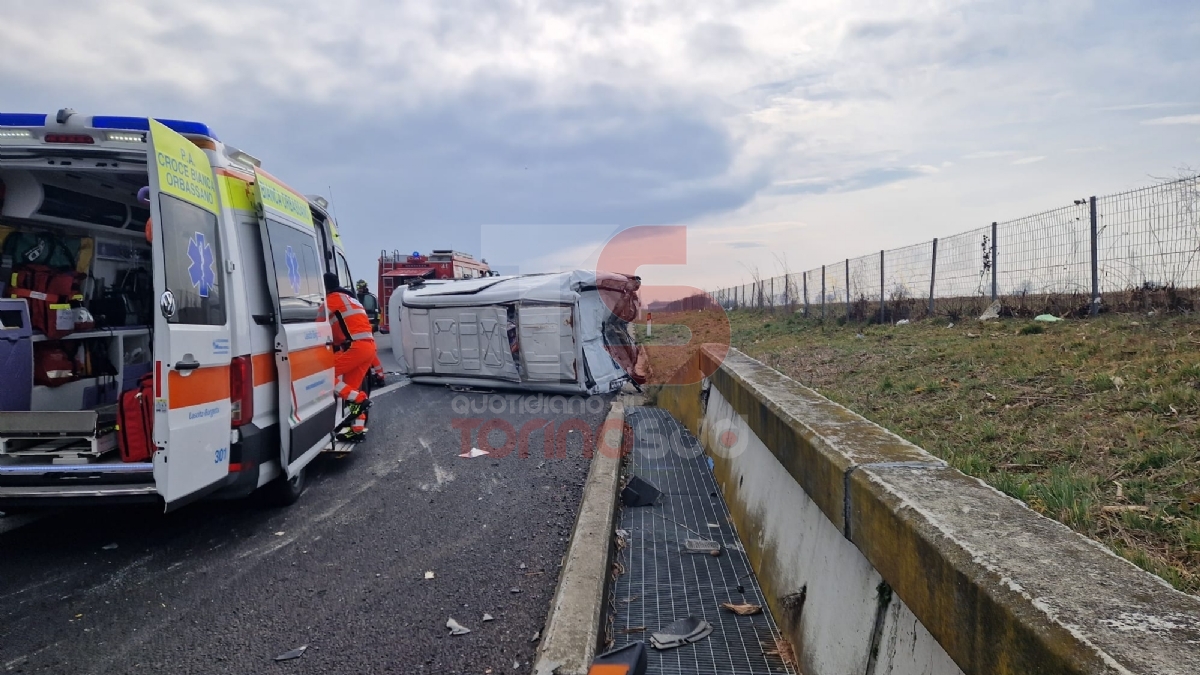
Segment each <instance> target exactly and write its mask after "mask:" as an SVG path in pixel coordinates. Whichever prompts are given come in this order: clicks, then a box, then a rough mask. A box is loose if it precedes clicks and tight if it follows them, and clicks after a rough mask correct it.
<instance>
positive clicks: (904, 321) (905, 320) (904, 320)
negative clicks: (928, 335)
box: [896, 319, 911, 326]
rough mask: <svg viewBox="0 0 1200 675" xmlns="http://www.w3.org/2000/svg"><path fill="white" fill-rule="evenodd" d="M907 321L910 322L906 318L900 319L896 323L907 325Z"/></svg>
mask: <svg viewBox="0 0 1200 675" xmlns="http://www.w3.org/2000/svg"><path fill="white" fill-rule="evenodd" d="M909 323H911V322H910V321H909V320H908V319H900V320H899V321H897V322H896V325H897V326H907V325H908V324H909Z"/></svg>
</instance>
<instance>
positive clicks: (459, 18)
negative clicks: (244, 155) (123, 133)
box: [0, 0, 1200, 285]
mask: <svg viewBox="0 0 1200 675" xmlns="http://www.w3.org/2000/svg"><path fill="white" fill-rule="evenodd" d="M10 4H12V5H13V6H12V7H6V8H5V15H4V21H3V22H0V81H3V82H4V94H5V96H4V98H5V101H6V103H5V106H4V107H5V108H8V109H10V110H29V111H42V110H44V111H50V112H52V111H53V110H55V109H57V108H59V107H63V106H68V105H69V106H71V107H74V108H76V109H78V110H80V111H81V112H85V113H88V112H95V113H108V114H131V115H157V116H163V117H173V118H182V119H198V120H202V121H205V122H207V123H209V124H211V125H212V126H213V127H214V128H216V129H217V130H218V133H220V134H221V136H222V138H224V139H226V140H228V141H230V142H232V143H234V144H235V145H237V146H238V147H242V148H244V149H245V150H247V151H248V152H251V153H253V154H255V155H257V156H260V157H262V158H263V160H264V162H265V163H266V166H267V167H268V168H269V169H270V170H272V172H273V173H275V174H276V175H279V176H280V177H282V178H284V179H285V180H287V181H288V182H289V183H291V184H293V185H295V186H296V187H298V188H300V189H302V190H303V191H305V192H309V193H311V192H328V191H329V188H331V187H332V188H333V192H334V196H335V200H334V206H335V209H336V210H337V211H338V215H339V216H340V217H341V220H342V221H343V226H344V228H345V236H346V240H347V241H348V242H349V243H350V244H351V246H352V247H353V248H354V252H353V253H352V257H353V258H354V259H352V261H351V262H352V265H353V266H354V268H355V270H356V271H358V270H368V272H367V274H363V273H361V272H359V276H369V270H371V269H373V268H374V256H375V255H377V254H376V252H375V249H377V248H388V249H391V248H399V249H402V250H412V249H414V248H419V249H428V248H434V247H436V248H445V247H453V248H459V249H464V250H468V251H476V250H478V248H477V247H478V246H480V241H481V239H483V238H486V237H484V236H483V235H481V228H483V227H484V226H485V225H489V224H533V225H539V226H545V227H544V228H543V229H541V230H539V234H537V235H528V236H525V237H524V239H522V236H516V238H515V239H514V241H515V243H516V245H514V246H513V247H512V249H511V250H510V251H506V252H505V253H504V255H505V256H512V257H518V256H521V255H522V254H521V253H520V251H521V250H523V249H522V247H523V246H524V247H526V248H527V249H528V255H527V256H524V258H526V259H530V260H532V259H534V258H537V259H538V260H540V261H542V262H545V264H550V263H549V261H552V260H553V259H554V256H555V255H556V254H557V252H559V251H570V250H571V249H572V247H575V246H578V245H579V242H582V241H593V240H603V238H604V237H605V236H608V234H610V233H611V232H612V231H614V230H616V229H620V228H623V227H627V226H630V225H634V224H641V223H685V224H690V225H693V226H694V228H695V230H696V231H697V232H698V233H699V234H698V236H697V239H696V240H695V242H694V250H693V251H691V252H690V255H693V257H694V258H695V259H696V260H710V259H709V258H706V256H711V260H717V261H721V262H722V264H723V265H724V267H714V266H713V265H711V264H710V265H708V266H706V267H704V268H702V269H701V270H699V271H695V270H693V271H691V272H688V273H693V274H696V275H698V276H697V277H696V278H697V279H698V280H700V281H702V282H703V283H704V284H708V285H711V284H718V283H721V282H722V279H723V278H725V277H729V278H735V277H736V275H737V274H739V272H738V271H737V270H738V269H742V266H741V265H740V263H745V264H746V265H750V266H755V265H757V266H759V267H763V268H767V267H770V266H771V265H772V257H771V256H772V255H773V254H776V253H787V252H790V253H791V254H792V260H793V262H795V264H796V265H797V266H798V267H806V266H807V267H811V266H812V265H819V264H820V262H821V261H822V260H824V256H833V257H834V258H836V257H838V256H843V257H848V256H853V255H855V254H856V253H857V252H858V251H859V249H861V248H862V247H863V245H864V244H863V242H866V241H870V247H869V248H878V247H884V246H892V245H903V244H907V243H912V242H919V241H921V240H922V238H926V237H932V236H937V235H939V234H942V235H944V234H949V233H952V232H955V231H958V230H960V229H964V228H966V227H967V223H975V222H991V221H993V220H997V219H1003V218H1005V217H1016V216H1020V215H1022V214H1023V213H1026V212H1032V211H1035V210H1038V209H1042V208H1048V207H1052V206H1054V205H1056V204H1057V203H1058V201H1059V200H1060V199H1061V195H1062V194H1104V193H1105V192H1106V191H1116V190H1119V189H1125V188H1129V187H1134V186H1136V185H1138V184H1140V183H1141V182H1144V181H1145V176H1147V175H1162V173H1163V172H1164V171H1165V170H1169V168H1170V167H1174V166H1178V165H1179V164H1181V163H1186V162H1189V161H1191V162H1192V163H1195V157H1194V156H1190V155H1188V154H1186V153H1187V151H1186V150H1185V149H1184V148H1183V147H1182V146H1180V145H1179V142H1178V138H1174V137H1171V136H1173V135H1172V134H1163V133H1161V131H1162V130H1161V129H1156V128H1155V127H1157V126H1162V125H1192V124H1197V123H1200V122H1198V121H1196V120H1197V119H1198V116H1196V115H1192V114H1187V113H1188V111H1189V110H1190V108H1188V107H1187V106H1188V105H1189V104H1187V103H1183V102H1178V103H1177V102H1175V101H1177V100H1178V101H1186V100H1196V98H1197V97H1196V96H1191V95H1188V93H1189V91H1188V90H1187V89H1186V87H1184V88H1181V85H1180V83H1181V82H1185V83H1186V82H1191V80H1189V79H1187V78H1188V76H1189V75H1188V74H1189V73H1194V72H1197V70H1198V69H1200V53H1198V52H1197V50H1196V49H1195V44H1196V32H1195V26H1197V25H1200V5H1196V3H1160V4H1161V5H1162V6H1160V4H1155V3H1144V2H1137V1H1136V0H1112V1H1111V2H1109V3H1106V4H1104V5H1103V6H1099V5H1097V4H1095V3H1094V2H1093V1H1092V0H1062V1H1061V2H1056V3H1043V2H1035V1H1034V0H1012V2H1005V3H991V2H975V1H972V0H894V1H893V2H888V3H879V2H873V1H871V0H845V1H844V2H812V3H802V4H797V3H794V2H783V1H781V0H754V1H752V2H747V1H741V0H714V1H712V2H703V3H702V2H699V0H646V1H644V2H633V1H631V0H602V1H601V2H597V3H573V2H569V1H568V0H547V1H545V2H539V3H527V2H519V1H510V2H506V1H503V0H502V1H500V2H491V1H486V0H411V1H410V2H405V3H390V2H386V1H385V0H340V1H339V2H336V3H328V2H318V1H317V0H295V1H294V2H290V3H286V4H280V3H276V2H271V1H269V0H237V1H235V0H213V1H212V2H207V3H180V2H175V1H173V0H107V1H106V2H103V3H80V6H79V7H76V8H73V9H72V11H69V12H63V13H60V15H56V16H55V18H54V20H53V21H47V20H46V18H45V12H44V9H43V8H42V7H41V6H40V5H38V4H37V3H10ZM113 36H119V39H114V37H113ZM1013 45H1020V48H1019V49H1018V48H1015V47H1013ZM31 63H36V64H37V67H36V68H31V67H30V66H29V64H31ZM1047 64H1050V65H1049V66H1048V65H1047ZM1193 93H1194V92H1193ZM1190 105H1195V104H1190ZM1175 108H1179V110H1174V109H1175ZM1160 109H1161V110H1163V111H1164V112H1163V113H1161V114H1169V113H1172V112H1178V113H1180V114H1178V115H1175V116H1172V117H1158V118H1155V119H1148V120H1145V121H1144V122H1143V123H1140V124H1139V123H1133V122H1134V121H1140V120H1139V118H1140V117H1150V116H1152V115H1155V114H1160V113H1154V112H1148V113H1141V114H1139V113H1138V111H1143V110H1147V111H1154V110H1160ZM1114 112H1115V113H1127V114H1109V113H1114ZM1098 142H1103V144H1104V145H1103V148H1102V149H1103V150H1104V153H1105V154H1104V155H1103V158H1104V161H1103V162H1098V161H1096V157H1097V156H1096V155H1094V154H1089V153H1085V152H1077V151H1074V150H1076V149H1080V148H1097V143H1098ZM1188 148H1194V146H1188ZM1035 152H1036V153H1037V154H1035ZM1192 155H1194V153H1192ZM1048 157H1054V158H1055V161H1054V163H1053V164H1054V168H1055V170H1056V175H1055V178H1054V180H1046V177H1045V176H1044V175H1039V174H1038V172H1036V171H1032V170H1028V169H1022V168H1020V167H1022V166H1024V165H1025V164H1029V163H1033V162H1035V161H1043V160H1044V159H1046V158H1048ZM960 158H961V159H962V160H984V161H960ZM986 160H1003V161H986ZM1043 166H1046V165H1044V164H1043ZM951 167H952V168H951ZM935 168H936V169H937V170H935ZM918 179H919V180H918ZM901 187H902V188H903V189H896V188H901ZM881 213H886V214H887V217H886V218H885V217H880V214H881ZM801 221H802V222H803V223H807V224H808V226H806V227H801V226H799V225H796V226H789V227H778V228H776V229H769V228H766V227H763V225H764V224H766V223H782V222H801ZM897 223H903V227H900V226H899V225H897ZM755 227H761V229H757V230H755V229H751V228H755ZM935 228H941V229H935ZM705 237H707V239H705ZM759 242H763V243H766V244H767V245H766V246H757V245H755V244H757V243H759ZM747 244H749V245H747ZM734 245H737V246H736V247H734ZM731 251H736V260H732V261H731V258H733V255H732V254H731ZM488 255H489V260H491V261H493V262H495V263H497V264H501V263H503V262H504V261H503V260H501V259H500V258H498V257H497V256H494V255H492V254H488ZM564 255H565V254H564ZM567 257H571V259H576V258H578V257H579V256H578V255H576V254H575V253H572V254H571V255H570V256H567ZM711 260H710V261H711ZM731 262H732V263H737V264H730V263H731ZM539 264H542V263H541V262H539ZM656 273H657V272H656ZM672 273H675V272H672ZM678 273H680V274H683V273H684V272H683V271H680V272H678Z"/></svg>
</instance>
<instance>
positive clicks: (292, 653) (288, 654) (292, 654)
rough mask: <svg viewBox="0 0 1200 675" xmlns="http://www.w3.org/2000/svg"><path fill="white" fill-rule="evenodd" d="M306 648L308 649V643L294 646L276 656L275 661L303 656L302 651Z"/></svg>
mask: <svg viewBox="0 0 1200 675" xmlns="http://www.w3.org/2000/svg"><path fill="white" fill-rule="evenodd" d="M307 649H308V645H300V646H299V647H296V648H295V649H293V650H292V651H290V652H284V653H283V654H280V655H279V656H276V657H275V660H276V661H291V660H292V659H298V658H300V657H301V656H304V652H305V650H307Z"/></svg>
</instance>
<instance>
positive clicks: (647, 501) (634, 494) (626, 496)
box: [621, 476, 662, 506]
mask: <svg viewBox="0 0 1200 675" xmlns="http://www.w3.org/2000/svg"><path fill="white" fill-rule="evenodd" d="M660 496H662V491H661V490H659V489H658V488H656V487H654V486H653V485H651V484H649V483H647V482H646V481H644V480H642V479H641V478H638V477H637V476H633V477H631V478H630V479H629V482H628V483H626V484H625V489H624V490H621V503H622V504H624V505H625V506H652V505H653V504H654V503H655V502H657V501H658V498H659V497H660Z"/></svg>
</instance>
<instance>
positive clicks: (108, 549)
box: [100, 543, 117, 551]
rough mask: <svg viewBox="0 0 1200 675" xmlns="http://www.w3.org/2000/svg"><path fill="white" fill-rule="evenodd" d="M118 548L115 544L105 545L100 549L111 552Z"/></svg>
mask: <svg viewBox="0 0 1200 675" xmlns="http://www.w3.org/2000/svg"><path fill="white" fill-rule="evenodd" d="M116 547H117V545H116V544H115V543H113V544H105V545H103V546H101V547H100V550H102V551H111V550H113V549H114V548H116Z"/></svg>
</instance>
